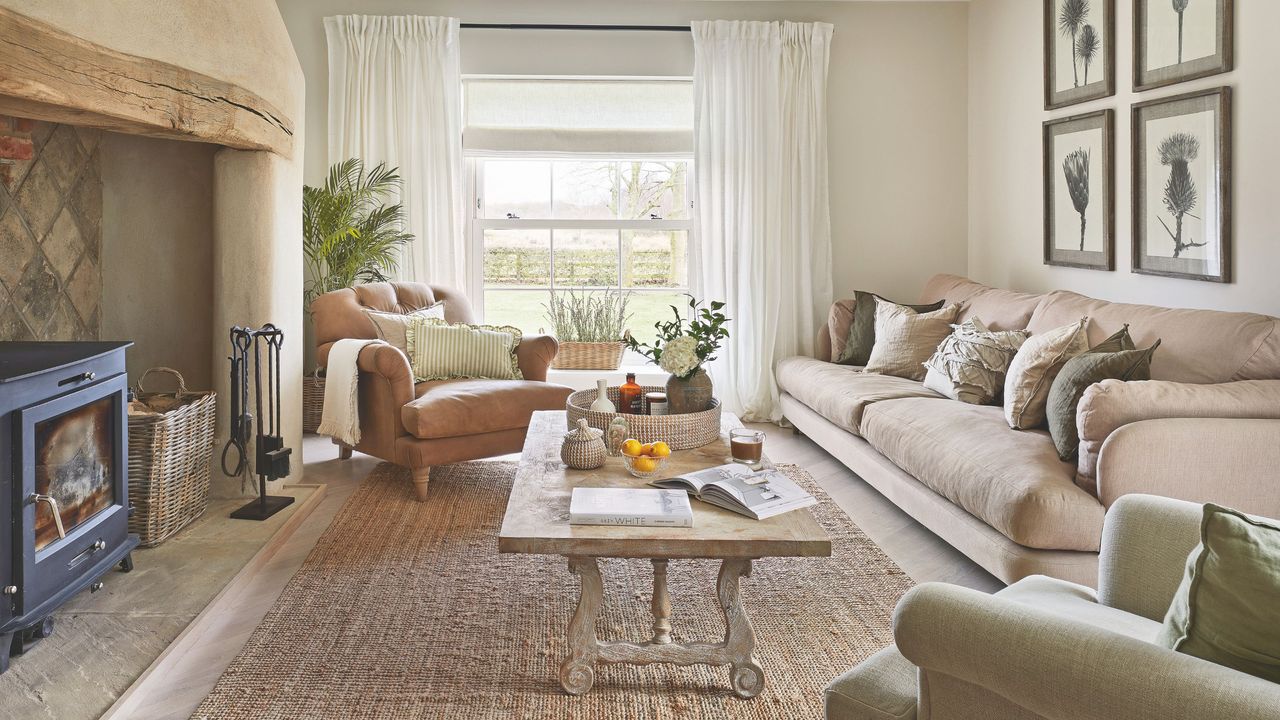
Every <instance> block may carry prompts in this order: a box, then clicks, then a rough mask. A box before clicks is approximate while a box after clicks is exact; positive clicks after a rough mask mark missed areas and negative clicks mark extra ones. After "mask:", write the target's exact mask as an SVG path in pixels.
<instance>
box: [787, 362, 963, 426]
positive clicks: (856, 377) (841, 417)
mask: <svg viewBox="0 0 1280 720" xmlns="http://www.w3.org/2000/svg"><path fill="white" fill-rule="evenodd" d="M776 374H777V378H778V386H779V387H781V388H782V389H783V390H785V391H786V392H788V393H790V394H791V396H792V397H794V398H795V399H797V400H799V401H800V402H802V403H804V404H805V405H807V406H808V407H809V408H810V409H811V410H813V411H814V412H816V413H818V414H819V415H821V416H822V417H824V418H826V419H827V420H830V421H831V422H833V423H835V424H836V425H838V426H839V427H841V428H842V429H844V430H848V431H849V432H851V433H853V434H854V435H858V434H860V433H859V426H861V424H862V413H863V411H865V410H866V408H867V406H868V405H870V404H871V403H874V402H879V401H881V400H892V399H895V398H907V397H920V398H936V397H938V395H937V393H935V392H933V391H932V390H927V389H925V387H924V386H923V385H921V384H920V383H918V382H916V381H914V380H908V379H906V378H900V377H893V376H892V375H873V374H870V373H864V372H862V371H860V370H859V369H858V368H855V367H850V366H848V365H836V364H834V363H829V362H823V361H822V360H815V359H813V358H807V357H791V358H787V359H786V360H783V361H782V362H780V363H778V369H777V371H776Z"/></svg>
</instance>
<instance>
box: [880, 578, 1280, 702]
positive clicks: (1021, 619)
mask: <svg viewBox="0 0 1280 720" xmlns="http://www.w3.org/2000/svg"><path fill="white" fill-rule="evenodd" d="M894 637H895V638H896V640H897V645H898V649H899V650H900V651H901V652H902V654H903V655H904V656H905V657H906V658H907V659H908V660H910V661H911V662H912V663H914V664H915V665H916V666H918V667H919V668H920V698H921V707H920V711H921V712H920V714H921V716H922V717H947V718H974V719H975V720H978V719H981V720H991V719H992V718H995V717H999V715H998V714H994V715H993V714H992V708H1002V707H1003V708H1008V707H1009V706H1010V705H1014V706H1017V707H1018V708H1023V709H1025V710H1027V711H1030V712H1031V713H1035V714H1036V715H1038V716H1040V717H1043V718H1048V719H1049V720H1115V718H1161V719H1162V720H1203V719H1204V718H1233V720H1277V718H1278V717H1280V712H1278V711H1277V708H1280V685H1277V684H1275V683H1271V682H1268V681H1266V680H1263V679H1261V678H1256V677H1253V676H1251V675H1246V674H1244V673H1241V672H1237V671H1235V670H1232V669H1230V668H1226V667H1223V666H1220V665H1215V664H1213V663H1210V662H1207V661H1204V660H1201V659H1199V658H1195V657H1192V656H1190V655H1184V654H1182V653H1178V652H1174V651H1172V650H1169V649H1166V648H1162V647H1159V646H1157V645H1153V644H1151V643H1147V642H1144V641H1142V640H1138V639H1136V638H1132V637H1129V636H1127V635H1120V634H1118V633H1114V632H1111V631H1109V630H1105V629H1102V628H1100V627H1097V626H1094V625H1090V624H1088V623H1084V622H1080V621H1077V620H1073V619H1071V618H1069V617H1066V616H1065V615H1062V614H1058V613H1054V612H1049V611H1046V610H1040V609H1038V608H1036V607H1034V606H1031V605H1026V604H1023V603H1019V602H1015V601H1012V600H1008V599H1005V598H1002V597H1000V596H998V595H996V596H992V595H987V594H985V593H980V592H977V591H974V590H969V589H967V588H961V587H957V586H953V585H942V584H938V583H926V584H924V585H921V586H919V587H916V588H914V589H912V590H911V591H910V592H908V593H907V594H906V595H905V596H903V598H902V600H901V601H900V602H899V603H898V609H897V611H896V613H895V615H894ZM953 689H956V690H959V692H953ZM975 691H977V692H978V693H979V694H980V693H981V691H985V692H987V693H990V695H991V697H990V698H986V699H985V700H987V701H985V702H984V698H982V697H980V696H979V697H975ZM935 708H936V709H935ZM1024 716H1025V715H1023V714H1019V715H1018V717H1024Z"/></svg>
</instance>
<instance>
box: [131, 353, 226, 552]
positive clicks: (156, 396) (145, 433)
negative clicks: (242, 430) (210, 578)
mask: <svg viewBox="0 0 1280 720" xmlns="http://www.w3.org/2000/svg"><path fill="white" fill-rule="evenodd" d="M151 373H167V374H169V375H172V376H173V377H175V378H176V379H177V382H178V389H177V391H176V392H148V391H147V390H146V389H145V388H144V386H143V382H144V381H146V379H147V376H149V375H151ZM135 397H136V400H135V401H134V402H133V403H131V404H130V409H129V503H130V504H131V505H132V506H133V508H134V512H133V515H132V516H131V517H130V518H129V532H132V533H137V534H138V538H139V540H140V541H141V543H142V545H143V546H145V547H151V546H154V545H158V544H160V543H161V542H163V541H164V540H165V539H166V538H168V537H170V536H172V535H173V534H174V533H176V532H178V531H179V530H181V529H182V528H184V527H186V526H187V524H188V523H190V522H191V521H192V520H195V519H196V518H198V517H200V516H201V515H203V514H204V511H205V509H206V508H207V507H208V506H209V464H210V462H211V460H212V452H213V441H214V424H215V423H216V421H217V415H218V401H217V396H216V395H215V394H214V393H213V392H212V391H206V392H191V391H189V390H187V384H186V382H185V381H184V380H183V378H182V374H181V373H179V372H178V371H177V370H174V369H172V368H167V367H154V368H151V369H150V370H147V371H146V372H144V373H143V374H142V377H140V378H138V387H137V393H136V395H135Z"/></svg>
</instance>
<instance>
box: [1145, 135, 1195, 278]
mask: <svg viewBox="0 0 1280 720" xmlns="http://www.w3.org/2000/svg"><path fill="white" fill-rule="evenodd" d="M1158 149H1159V151H1160V164H1161V165H1168V166H1169V179H1168V181H1166V182H1165V184H1164V206H1165V209H1167V210H1168V211H1169V214H1170V215H1172V216H1173V222H1174V227H1173V229H1172V230H1170V229H1169V224H1168V223H1166V222H1165V221H1164V218H1161V217H1159V215H1157V216H1156V217H1157V218H1158V219H1159V220H1160V224H1161V225H1163V226H1164V230H1165V232H1167V233H1169V237H1170V238H1172V239H1173V256H1174V257H1179V256H1181V255H1182V251H1183V250H1186V249H1187V248H1193V247H1202V246H1203V245H1205V243H1203V242H1194V241H1193V240H1192V239H1191V238H1186V239H1185V240H1184V239H1183V237H1182V217H1183V216H1184V215H1191V217H1193V218H1195V219H1197V220H1199V219H1200V218H1199V217H1197V216H1196V215H1194V214H1192V212H1191V211H1192V210H1194V209H1195V207H1196V200H1197V193H1196V183H1195V180H1193V179H1192V178H1191V170H1190V168H1189V167H1188V165H1189V164H1190V163H1191V161H1192V160H1195V159H1196V156H1197V155H1199V154H1200V141H1199V140H1198V139H1196V137H1195V136H1194V135H1192V134H1190V133H1185V132H1176V133H1173V134H1172V135H1170V136H1168V137H1166V138H1165V139H1164V140H1161V141H1160V145H1159V147H1158Z"/></svg>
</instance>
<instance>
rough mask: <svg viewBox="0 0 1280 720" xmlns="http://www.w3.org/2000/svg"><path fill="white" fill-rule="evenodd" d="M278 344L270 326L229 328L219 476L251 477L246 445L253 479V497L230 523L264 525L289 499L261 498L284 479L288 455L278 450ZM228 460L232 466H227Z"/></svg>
mask: <svg viewBox="0 0 1280 720" xmlns="http://www.w3.org/2000/svg"><path fill="white" fill-rule="evenodd" d="M283 345H284V331H283V330H281V329H280V328H277V327H276V326H275V325H271V324H267V325H263V326H262V327H261V328H259V329H257V330H253V329H250V328H246V327H233V328H231V357H230V358H229V359H230V360H231V437H230V439H229V440H227V444H226V447H224V448H223V449H222V471H223V472H224V473H226V474H227V475H228V476H230V477H236V476H239V477H241V478H243V479H244V480H245V481H248V480H249V477H250V475H251V471H250V467H249V466H250V463H249V446H250V443H251V442H252V444H253V448H254V461H253V463H252V465H253V469H252V472H253V473H256V474H257V476H258V498H257V499H256V500H253V501H251V502H250V503H249V504H247V505H245V506H244V507H241V508H239V509H237V510H235V511H234V512H232V513H231V517H233V518H237V519H241V520H266V519H267V518H269V517H271V516H272V515H275V514H276V513H278V512H280V511H281V510H283V509H284V508H285V507H286V506H288V505H289V504H290V503H292V502H293V498H291V497H289V496H287V495H268V494H267V481H268V480H279V479H280V478H283V477H286V476H288V474H289V456H290V455H291V454H292V453H293V450H292V449H291V448H287V447H285V446H284V435H283V430H282V429H281V418H282V416H281V412H280V387H281V386H280V348H281V347H282V346H283ZM264 356H265V359H266V362H265V365H264V363H263V358H264ZM250 374H252V376H253V400H254V411H255V412H254V413H253V414H251V413H250V412H249V377H250ZM264 375H265V377H266V384H265V387H264V384H263V377H264ZM255 414H256V416H257V434H256V435H255V434H254V416H255ZM233 457H234V459H235V463H234V464H233V463H231V462H230V461H231V460H232V458H233Z"/></svg>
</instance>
